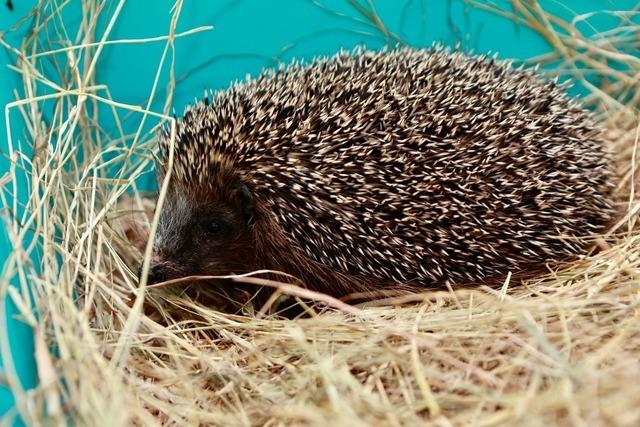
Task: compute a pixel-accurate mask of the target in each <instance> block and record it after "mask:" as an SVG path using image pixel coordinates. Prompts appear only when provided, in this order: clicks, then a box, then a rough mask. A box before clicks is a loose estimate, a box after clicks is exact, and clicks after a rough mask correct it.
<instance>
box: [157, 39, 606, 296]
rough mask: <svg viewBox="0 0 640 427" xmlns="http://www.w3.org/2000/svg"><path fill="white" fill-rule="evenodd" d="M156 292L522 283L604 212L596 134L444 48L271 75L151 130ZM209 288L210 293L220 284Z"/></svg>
mask: <svg viewBox="0 0 640 427" xmlns="http://www.w3.org/2000/svg"><path fill="white" fill-rule="evenodd" d="M158 139H159V145H160V152H161V156H160V160H161V161H160V167H159V170H158V174H157V176H158V180H159V181H163V180H164V179H165V178H166V177H167V174H168V169H169V165H168V159H169V154H170V151H171V150H173V164H172V166H171V174H170V175H169V183H168V190H167V193H166V199H165V203H164V205H163V206H162V210H161V212H159V223H158V229H157V233H156V235H155V241H154V246H153V258H152V261H151V268H150V273H149V277H148V282H150V283H158V282H162V281H166V280H171V279H176V278H180V277H188V276H224V275H230V274H235V275H239V274H245V273H249V272H253V271H256V270H269V271H278V272H282V273H286V274H287V275H289V276H290V277H294V278H296V279H297V282H296V283H300V284H302V285H303V286H305V287H306V288H308V289H311V290H314V291H319V292H323V293H325V294H329V295H331V296H334V297H338V298H346V297H348V296H349V295H352V294H367V293H371V294H373V293H375V292H378V291H400V290H405V291H414V290H420V289H427V288H437V287H440V286H444V285H445V284H459V285H461V286H462V285H470V284H471V285H472V284H480V283H490V282H491V281H501V280H504V278H505V277H506V275H508V274H514V275H515V274H520V275H523V276H526V275H527V274H529V273H533V272H537V271H539V270H541V269H545V268H546V267H545V266H547V267H548V266H549V265H556V264H559V263H561V262H568V261H571V260H575V259H577V258H579V257H580V256H581V253H582V252H584V251H585V250H586V247H587V246H588V245H589V242H592V241H593V240H594V238H595V236H597V235H598V234H599V233H602V232H603V231H604V227H606V225H607V223H608V222H609V221H610V220H611V217H612V215H613V214H614V211H613V208H612V190H613V175H612V171H611V170H610V165H609V160H608V155H607V152H606V150H605V148H604V145H603V143H602V138H601V131H599V130H598V127H597V126H596V125H595V124H594V121H593V120H592V119H591V117H590V115H589V113H588V112H587V111H586V110H584V109H583V108H582V107H581V106H580V105H579V103H578V102H577V101H576V100H574V99H572V98H570V97H569V96H568V95H566V93H565V88H564V86H563V85H560V84H558V83H557V81H551V80H547V79H543V78H541V77H538V76H537V75H536V73H535V71H531V70H527V69H524V68H523V67H519V68H514V67H512V66H511V64H510V63H507V62H503V61H499V60H497V59H496V58H495V57H493V58H491V57H487V56H469V55H467V54H464V53H461V52H454V51H450V50H448V49H445V48H442V47H437V46H436V47H432V48H428V49H417V48H407V47H405V48H395V49H390V50H378V51H371V50H366V49H364V48H359V49H355V50H352V51H340V52H339V53H337V54H336V55H334V56H332V57H322V58H316V59H314V60H312V61H310V62H308V63H304V62H300V61H294V62H292V63H291V64H289V65H286V66H283V65H280V66H279V67H277V68H274V69H269V70H266V71H263V72H262V73H261V74H260V75H259V76H258V77H256V78H253V79H252V78H250V77H247V78H246V80H244V81H241V82H237V83H234V84H233V85H231V86H230V87H229V88H228V89H226V90H222V91H218V92H215V93H213V94H210V95H209V96H206V97H205V99H204V100H202V101H197V102H196V103H195V104H194V105H191V106H189V107H187V108H186V109H185V112H184V114H183V117H182V118H180V119H176V123H175V134H174V137H173V138H172V136H171V132H170V131H169V128H167V127H165V128H163V130H162V131H161V132H160V133H159V137H158ZM217 284H219V282H216V281H213V280H212V281H210V282H205V283H204V284H202V286H216V285H217Z"/></svg>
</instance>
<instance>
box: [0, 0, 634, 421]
mask: <svg viewBox="0 0 640 427" xmlns="http://www.w3.org/2000/svg"><path fill="white" fill-rule="evenodd" d="M83 3H84V6H83V10H82V20H81V22H80V23H79V28H78V33H77V34H72V35H69V34H67V33H66V31H64V29H63V26H62V20H61V18H60V9H61V8H64V7H66V5H67V2H61V3H60V2H50V3H43V4H42V5H41V7H40V8H39V9H38V10H36V11H34V13H33V14H32V15H31V16H30V17H29V18H28V19H27V20H25V21H24V23H23V25H27V22H30V24H29V25H31V31H30V32H29V34H28V36H27V37H26V38H25V39H24V40H23V42H22V45H20V46H12V45H10V44H9V43H8V42H7V41H6V40H5V39H4V38H0V43H1V44H2V45H3V46H4V47H5V48H7V49H9V50H10V52H11V53H12V54H13V55H14V58H15V63H14V66H13V69H14V71H15V72H17V73H19V74H20V76H21V78H22V81H23V84H24V89H23V90H21V91H19V92H16V99H17V100H16V101H15V102H13V103H12V104H10V105H9V106H7V109H6V120H7V126H10V120H11V121H13V122H15V120H16V117H18V118H20V119H21V120H22V121H23V122H24V124H25V127H24V129H25V133H21V134H19V135H14V134H13V133H12V132H11V130H12V129H15V125H14V128H11V127H10V132H9V134H8V144H9V148H10V158H11V161H12V163H11V170H10V172H9V174H8V175H5V176H3V177H1V178H0V185H2V188H1V193H0V195H1V197H2V202H3V204H4V206H6V207H9V208H10V209H8V211H9V212H10V214H9V215H6V216H5V218H4V219H5V220H6V221H7V230H8V233H9V237H10V241H11V244H12V245H13V248H14V251H13V253H12V254H11V256H10V257H9V259H7V260H6V262H5V264H4V268H3V272H2V274H3V276H2V282H1V283H2V296H3V297H4V298H11V299H12V300H13V301H14V303H15V304H16V305H17V306H18V308H19V310H20V316H21V318H22V319H23V321H24V322H26V323H27V324H29V325H30V326H31V327H32V328H33V330H34V331H35V347H36V360H37V368H38V378H39V384H38V386H37V387H36V388H35V389H32V390H23V389H22V387H21V385H20V383H19V381H18V379H17V377H16V374H15V371H14V369H13V364H12V361H11V359H10V352H9V348H8V341H7V332H6V331H3V332H2V334H3V335H2V336H1V338H2V339H1V340H0V349H1V350H2V356H3V358H4V359H5V364H6V379H5V381H6V382H7V383H8V385H9V386H10V387H11V389H12V391H13V392H14V394H15V397H16V402H17V403H16V407H15V410H14V411H13V412H12V413H10V414H8V416H7V419H8V420H9V421H10V420H11V419H12V418H13V417H14V416H16V415H18V414H19V415H20V416H21V417H22V418H23V419H24V420H25V421H26V422H27V423H29V424H31V425H42V424H47V425H68V424H67V423H68V422H69V421H71V422H72V423H74V424H77V425H91V426H98V425H110V426H113V425H130V424H139V425H156V424H161V423H162V424H169V425H171V424H173V425H199V424H207V425H220V426H233V425H269V426H276V425H303V424H304V425H318V426H324V425H348V426H356V425H424V423H427V424H428V425H436V426H458V425H473V426H492V425H509V426H515V425H520V426H547V425H562V426H564V425H567V426H599V425H602V426H605V425H606V426H637V425H640V362H639V358H640V285H639V283H640V233H639V232H638V231H637V229H638V227H637V226H636V219H637V217H638V211H640V201H638V200H637V199H636V196H635V190H634V184H633V183H634V178H635V167H636V154H637V148H638V147H637V146H638V143H639V135H640V134H639V132H640V127H639V126H638V119H639V115H638V105H639V104H640V60H638V56H637V50H635V51H634V50H633V49H634V46H635V48H636V49H637V46H638V40H640V26H639V25H638V24H634V23H633V19H636V18H637V14H638V12H637V11H633V12H626V13H622V12H603V13H607V14H610V15H611V17H613V18H615V19H616V22H617V25H616V26H614V27H612V28H611V29H610V30H607V31H606V32H599V33H598V32H596V33H595V34H591V35H585V34H586V33H584V34H583V33H582V32H581V31H580V28H583V29H584V28H588V24H589V19H590V16H576V17H575V19H574V20H573V21H571V22H567V21H564V20H561V19H560V18H558V17H555V16H553V15H551V14H549V13H547V12H545V11H544V10H543V9H541V8H540V7H539V5H538V4H537V3H536V2H520V1H515V0H514V1H513V3H512V4H511V3H509V4H505V7H503V8H498V7H494V6H486V3H484V2H483V3H478V4H475V3H471V6H470V7H482V8H488V9H489V10H491V11H492V12H495V13H499V14H501V15H503V16H504V17H505V19H512V20H515V21H517V22H520V23H521V24H522V25H527V26H529V27H531V28H533V29H534V30H536V31H538V32H539V33H540V34H542V35H543V36H544V37H545V38H546V39H547V40H548V41H549V42H550V44H551V45H552V46H553V49H554V50H553V53H551V54H548V55H545V56H544V57H540V58H533V59H532V60H531V61H530V62H532V63H543V64H544V63H551V62H555V63H556V64H557V67H556V69H557V70H559V72H560V73H563V74H570V75H571V76H573V78H574V79H575V80H576V81H577V82H578V83H580V84H582V85H583V86H584V87H586V88H588V89H589V90H590V95H588V96H587V97H586V98H585V102H586V104H587V105H588V106H589V107H590V108H592V109H593V110H594V112H595V115H596V117H597V119H598V121H599V122H600V123H602V126H603V127H604V128H605V129H606V137H607V144H608V146H609V147H610V148H611V151H612V153H613V155H614V158H615V164H616V167H617V170H618V172H619V175H620V177H621V179H620V188H619V194H620V198H619V203H620V208H621V210H622V211H624V212H626V214H625V215H624V216H623V218H622V219H621V220H620V222H619V223H618V224H616V226H615V227H613V228H612V229H611V230H610V231H609V232H608V233H607V235H605V236H603V237H602V239H600V241H599V246H600V250H599V251H598V252H597V254H595V255H594V254H592V255H589V256H587V257H585V259H583V260H581V261H579V262H576V263H575V264H574V265H572V266H571V267H570V268H567V269H564V270H562V271H554V272H549V273H548V274H547V275H545V276H543V277H540V278H538V279H535V280H530V281H528V282H526V283H515V282H512V281H510V279H509V278H508V277H507V278H505V282H504V285H503V286H502V287H501V288H499V289H491V288H487V287H479V288H476V289H464V290H454V289H449V290H447V289H444V290H442V291H437V292H428V293H425V294H421V295H415V296H412V297H410V298H406V299H405V300H404V301H400V300H396V301H379V302H375V303H370V304H367V305H361V306H353V307H349V306H344V305H341V304H334V303H333V302H332V301H331V300H327V299H323V298H320V300H319V301H318V302H317V303H316V304H315V305H312V306H309V307H307V315H306V316H304V317H300V318H294V319H283V318H280V317H278V316H277V315H268V316H257V315H251V314H247V313H239V314H225V313H223V312H220V311H216V310H215V309H214V308H211V307H207V306H205V305H202V304H200V303H198V302H197V301H194V300H192V299H190V297H189V296H187V295H181V294H180V293H179V292H172V293H171V292H152V291H155V290H153V289H148V288H147V287H145V286H142V287H141V286H139V284H138V281H137V278H136V273H135V269H136V268H137V265H138V263H139V262H140V260H141V259H142V258H143V257H144V255H145V251H146V255H147V256H148V248H146V247H145V245H144V244H142V245H140V244H139V241H140V240H141V241H143V242H146V239H145V237H144V236H145V235H146V233H147V232H148V230H149V229H153V227H154V225H155V218H154V217H153V216H152V215H151V220H149V215H148V213H149V212H151V211H153V203H152V202H150V201H149V200H147V199H146V198H145V197H144V194H143V193H142V192H140V191H139V190H138V186H137V185H136V180H137V179H138V178H139V177H140V176H142V175H143V174H144V173H146V172H148V171H149V170H150V169H151V168H152V165H153V156H152V153H153V152H154V150H155V146H154V142H153V133H152V132H147V131H146V130H145V129H146V128H147V127H146V126H145V122H147V123H148V122H152V121H153V122H154V123H157V122H158V121H162V120H171V119H170V118H169V117H168V116H167V112H168V108H169V107H168V106H169V105H170V104H171V96H170V95H171V90H172V89H173V86H174V84H175V80H174V78H173V74H171V76H172V77H171V81H170V83H169V87H168V88H167V94H168V96H167V100H166V105H167V107H166V108H165V111H161V112H157V111H156V112H153V111H150V108H149V106H150V105H152V104H151V103H152V101H153V100H154V99H155V98H156V89H158V82H159V76H160V74H161V73H160V70H163V69H172V66H173V64H172V58H173V48H174V46H173V42H174V40H175V38H176V37H179V36H183V35H188V34H184V33H183V34H177V33H176V31H175V25H176V22H177V19H178V16H179V14H180V12H181V9H182V2H181V1H178V2H177V4H176V6H175V7H174V8H173V10H172V14H173V17H172V21H171V28H169V29H168V32H167V36H166V37H156V38H153V39H144V40H136V41H131V40H113V39H111V38H110V33H111V30H112V28H113V25H114V24H115V22H116V21H117V19H118V16H119V13H120V11H121V6H122V3H123V2H122V1H121V2H119V3H118V4H117V5H116V7H115V8H113V9H112V10H108V16H103V17H102V19H106V20H107V25H106V29H105V30H104V31H103V32H101V33H99V34H96V25H94V24H95V22H96V20H97V18H98V16H99V15H100V14H103V15H104V14H107V12H106V10H107V9H108V8H103V7H101V3H100V2H98V1H97V0H89V1H86V2H83ZM361 10H362V11H364V12H366V11H367V10H369V9H367V8H366V7H365V6H361ZM371 11H372V10H369V12H371ZM371 16H374V14H371ZM376 19H377V18H376ZM374 21H375V20H374ZM378 21H379V19H378ZM378 21H376V22H374V26H375V27H376V28H384V26H383V25H382V24H381V22H378ZM636 22H637V21H636ZM201 30H205V28H196V29H193V30H191V31H190V32H188V33H192V32H197V31H201ZM47 40H55V41H56V43H57V44H56V45H52V44H51V43H47V42H46V41H47ZM60 41H63V43H62V44H60ZM129 42H136V43H151V42H160V43H164V44H165V50H164V53H163V56H162V60H161V63H160V64H159V65H158V70H159V72H158V73H157V75H156V76H155V81H154V89H153V92H152V93H151V94H150V97H149V103H148V104H147V105H146V106H145V107H139V106H134V105H126V104H123V103H119V102H117V101H116V100H113V99H111V96H110V93H109V90H108V88H107V87H106V86H104V85H103V84H101V83H100V82H99V81H97V80H96V72H95V71H96V63H97V60H98V58H99V57H100V55H101V54H102V52H103V50H104V49H106V48H107V47H108V45H109V44H115V43H129ZM45 63H46V65H45ZM51 64H53V65H54V66H52V65H51ZM594 82H598V83H597V84H596V83H594ZM45 111H46V114H45ZM105 115H108V116H109V120H111V121H115V123H116V126H115V129H116V132H117V134H116V135H115V136H114V134H113V133H111V134H110V135H109V137H107V133H106V131H105V129H103V128H102V127H101V124H102V123H103V120H104V119H105ZM125 115H129V116H131V115H134V116H135V117H137V118H138V119H139V121H140V127H139V128H138V129H137V131H136V132H135V133H133V134H126V133H124V131H123V130H122V126H121V125H120V121H121V120H122V117H124V116H125ZM45 116H46V118H47V119H48V122H45ZM158 119H159V120H158ZM21 191H22V195H20V194H19V193H20V192H21ZM5 211H6V210H5ZM29 289H30V291H29Z"/></svg>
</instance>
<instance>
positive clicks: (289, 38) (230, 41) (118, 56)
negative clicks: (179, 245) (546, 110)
mask: <svg viewBox="0 0 640 427" xmlns="http://www.w3.org/2000/svg"><path fill="white" fill-rule="evenodd" d="M58 3H59V4H60V3H62V2H58ZM563 3H564V5H563V4H562V3H561V2H558V1H541V4H542V6H543V7H545V8H546V9H548V10H551V11H553V12H554V13H558V14H560V15H562V16H564V17H569V18H570V17H571V16H574V15H575V14H576V13H584V12H589V11H595V10H599V9H608V10H613V9H620V10H623V9H627V10H629V9H631V7H633V6H634V5H635V3H636V2H635V1H633V0H629V1H627V0H619V1H614V0H610V1H604V0H601V1H599V0H588V1H587V0H576V1H565V2H563ZM33 4H35V2H34V1H28V0H13V5H14V7H15V10H13V11H10V10H9V9H8V8H7V7H5V0H2V2H1V4H0V31H3V30H7V29H8V28H9V27H10V26H12V25H13V24H14V23H15V22H17V21H18V19H19V18H20V17H22V16H24V14H25V13H26V12H27V10H28V8H29V7H31V6H32V5H33ZM115 4H116V2H107V6H106V8H105V14H106V15H107V16H109V15H110V14H111V13H112V12H113V10H114V9H115ZM359 4H362V5H365V6H366V5H367V2H366V1H365V0H360V2H359ZM374 4H375V7H376V10H377V12H378V15H379V16H380V17H381V19H382V21H383V22H384V23H385V24H386V26H387V28H388V29H389V30H390V31H391V32H392V33H393V34H395V35H397V36H398V37H399V38H401V39H403V40H404V41H405V42H407V43H409V44H411V45H415V46H427V45H430V44H431V43H432V42H434V41H439V42H442V43H444V44H446V45H449V46H455V45H456V44H459V46H460V47H461V48H462V49H463V50H467V51H468V50H472V51H475V52H488V51H491V52H497V53H498V54H499V56H500V57H504V58H516V59H525V58H528V57H531V56H533V55H538V54H541V53H544V52H547V51H549V50H550V48H549V46H548V45H547V44H546V42H545V40H544V39H542V38H541V37H540V36H538V35H537V34H535V33H534V32H532V31H531V30H528V29H527V28H525V27H522V26H518V25H516V24H514V23H512V22H510V21H508V20H507V19H505V18H502V17H499V16H496V15H493V14H491V13H489V12H484V11H478V10H476V9H474V8H473V7H472V6H469V5H466V4H465V3H464V2H463V1H462V0H451V1H445V0H435V1H434V0H429V1H428V0H377V1H375V2H374ZM78 6H79V4H78V0H72V1H71V2H70V6H69V8H70V9H72V10H71V12H70V13H68V14H67V15H65V16H66V17H67V20H68V21H70V22H68V24H69V25H70V26H73V25H74V24H77V22H74V20H76V21H77V8H78ZM172 6H173V1H169V0H159V1H156V0H153V1H152V0H149V1H143V0H135V1H133V0H132V1H129V2H128V3H126V5H125V7H124V9H123V11H122V12H121V15H120V18H119V20H118V23H117V25H116V27H115V30H114V32H113V34H112V35H111V37H110V38H111V39H120V38H141V37H150V36H156V35H164V34H166V32H167V29H168V27H169V21H170V18H171V13H170V10H171V7H172ZM507 7H508V6H507ZM74 8H75V10H76V13H74V11H73V9H74ZM507 10H508V9H507ZM365 19H366V18H364V17H363V16H362V15H361V14H359V12H358V11H357V10H356V8H354V7H353V4H351V2H349V1H348V0H316V1H312V0H270V1H266V0H227V1H210V0H190V1H187V2H185V3H184V6H183V11H182V15H181V18H180V20H179V24H178V32H180V31H185V30H188V29H191V28H193V27H197V26H203V25H213V26H214V29H213V30H211V31H208V32H205V33H198V34H195V35H193V36H189V37H187V38H181V39H178V40H177V41H176V75H177V78H178V86H177V88H176V91H175V100H174V105H175V108H176V110H177V111H181V109H182V107H183V106H184V105H185V104H187V103H189V102H191V101H192V100H193V98H194V97H195V96H201V94H202V92H203V90H204V89H216V88H223V87H225V86H227V85H228V84H229V83H230V82H231V81H233V80H236V79H240V78H243V77H244V76H245V74H246V73H253V74H255V73H257V72H258V71H259V70H260V69H261V68H263V67H265V66H269V65H272V64H274V63H276V62H278V61H280V60H285V61H286V60H288V59H290V58H293V57H304V58H309V57H313V56H315V55H321V54H331V53H333V52H335V51H336V50H338V49H339V48H351V47H353V46H356V45H358V44H365V45H367V46H369V47H373V48H377V47H381V46H384V45H385V44H386V43H387V42H388V41H393V40H394V37H393V36H390V37H386V36H385V35H384V34H382V33H381V32H380V31H379V30H377V29H376V28H374V27H372V26H371V25H369V24H367V23H364V22H362V21H363V20H365ZM611 19H613V18H611V17H610V16H608V15H604V14H602V15H598V16H595V17H593V18H591V19H590V20H589V21H588V23H589V24H592V25H595V26H596V27H598V26H599V25H602V26H607V25H609V24H610V23H609V22H608V21H609V20H611ZM580 25H581V26H583V27H584V28H582V27H581V29H583V30H584V31H585V32H587V33H589V32H590V31H592V29H590V27H589V26H588V25H587V23H584V24H580ZM102 27H104V23H102ZM27 29H28V26H27V25H25V26H23V27H22V28H21V29H20V30H18V31H17V32H11V33H7V34H5V35H4V37H5V38H6V39H7V41H9V42H10V43H11V44H13V45H14V46H15V45H18V42H19V40H20V37H22V36H23V35H24V34H25V31H26V30H27ZM162 49H163V43H162V42H158V43H154V44H145V45H139V44H131V45H112V46H108V47H106V48H105V51H104V54H103V56H102V60H101V62H100V63H99V65H98V79H99V81H100V82H101V83H106V84H107V85H108V86H109V87H110V89H111V95H112V97H113V98H114V99H115V100H117V101H120V102H125V103H129V104H139V105H142V104H144V103H145V100H146V98H147V96H148V94H149V91H150V89H151V84H152V80H153V75H154V73H155V70H156V67H157V64H158V61H159V59H160V55H161V53H162ZM0 58H2V59H1V61H2V63H1V64H0V65H1V67H0V104H1V105H2V106H3V107H4V105H5V104H6V103H7V102H9V101H10V100H12V99H13V96H12V90H13V89H14V88H20V87H21V82H20V80H19V78H18V76H17V75H16V74H15V73H13V72H11V71H10V70H9V69H8V68H7V67H6V63H7V62H8V61H9V56H8V55H6V54H5V52H2V53H0ZM164 77H165V79H166V76H164ZM164 83H166V80H165V81H163V82H161V85H160V87H161V88H163V87H164ZM163 103H164V96H163V94H162V93H161V94H160V96H158V97H157V102H156V104H154V108H155V109H156V110H160V109H161V107H162V104H163ZM3 111H4V108H3ZM3 117H4V116H3ZM12 117H13V116H12ZM137 120H139V117H137V116H131V119H130V120H129V122H126V123H125V124H126V125H127V126H128V127H130V129H132V128H133V129H134V126H136V125H137V124H138V123H137ZM103 125H104V126H106V128H107V129H108V128H109V123H105V124H103ZM13 126H14V127H16V129H13V134H14V135H20V129H19V126H20V123H13ZM5 135H6V129H5V122H4V118H3V120H2V121H1V122H0V149H1V150H2V153H3V156H2V159H0V176H1V175H2V174H4V173H5V172H6V170H7V167H8V163H7V161H6V153H7V148H6V138H5ZM0 227H2V225H0ZM9 250H10V249H9V247H8V245H7V240H6V235H5V234H4V233H3V230H1V229H0V260H4V259H5V258H6V256H7V254H8V251H9ZM0 304H6V305H7V312H8V313H9V315H8V318H7V319H0V321H2V324H1V325H0V327H2V328H8V331H9V337H10V340H11V347H12V352H13V365H14V366H15V369H16V370H17V372H18V374H19V376H20V378H21V379H22V385H23V387H25V388H27V389H29V388H32V387H34V386H35V384H36V373H35V367H34V363H33V340H32V336H31V331H30V330H29V328H28V327H26V326H25V325H24V324H22V323H20V322H18V321H15V320H13V319H12V317H11V316H12V315H11V314H12V313H15V310H14V307H13V306H12V304H11V302H10V301H9V300H8V299H7V298H6V297H4V295H3V298H2V300H0ZM6 363H7V361H0V366H5V365H6ZM3 364H4V365H3ZM12 406H13V401H12V399H11V394H10V393H9V391H8V390H6V389H2V387H0V414H2V413H5V412H6V411H7V410H9V409H10V408H11V407H12Z"/></svg>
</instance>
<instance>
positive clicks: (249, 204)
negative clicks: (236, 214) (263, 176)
mask: <svg viewBox="0 0 640 427" xmlns="http://www.w3.org/2000/svg"><path fill="white" fill-rule="evenodd" d="M231 191H232V194H233V198H234V199H235V200H236V202H237V203H238V206H239V207H240V212H242V215H243V216H244V220H245V221H246V223H247V224H248V225H251V224H252V223H253V220H254V217H255V207H256V206H255V202H254V200H253V194H251V190H249V187H247V185H246V184H245V183H244V182H242V181H236V183H235V184H234V185H233V188H232V190H231Z"/></svg>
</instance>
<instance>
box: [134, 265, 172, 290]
mask: <svg viewBox="0 0 640 427" xmlns="http://www.w3.org/2000/svg"><path fill="white" fill-rule="evenodd" d="M138 279H140V280H141V279H142V265H140V271H139V272H138ZM165 280H167V271H166V270H165V269H164V267H163V266H162V264H159V263H151V264H150V265H149V274H148V275H147V285H153V284H155V283H160V282H164V281H165Z"/></svg>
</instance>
